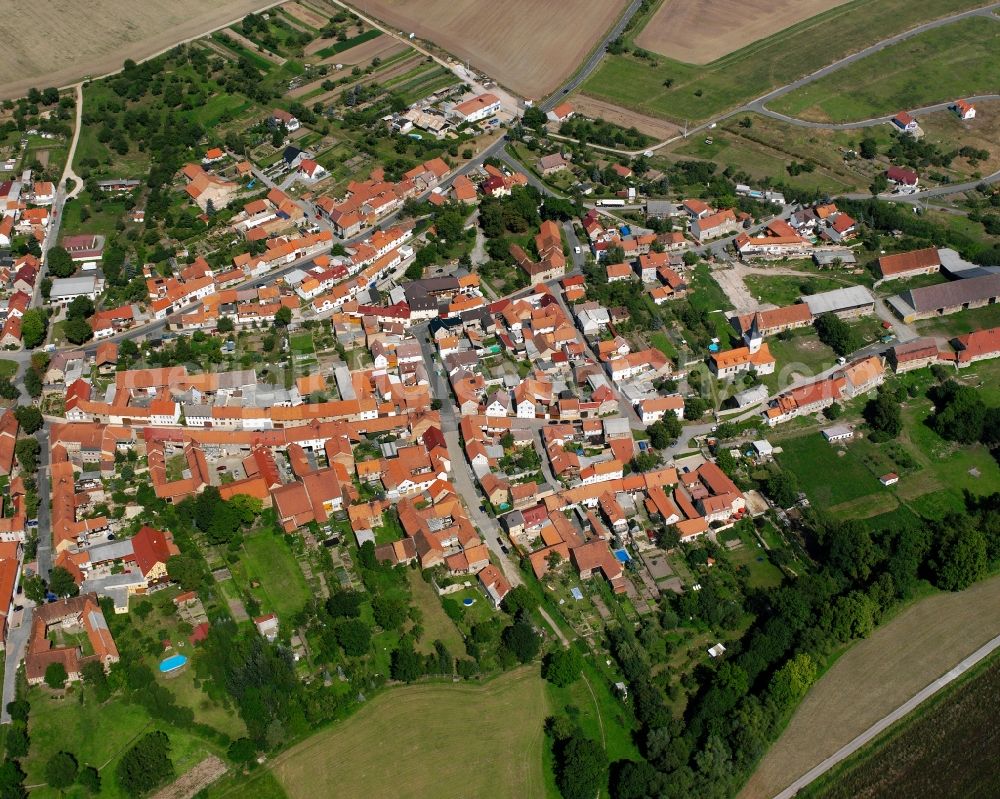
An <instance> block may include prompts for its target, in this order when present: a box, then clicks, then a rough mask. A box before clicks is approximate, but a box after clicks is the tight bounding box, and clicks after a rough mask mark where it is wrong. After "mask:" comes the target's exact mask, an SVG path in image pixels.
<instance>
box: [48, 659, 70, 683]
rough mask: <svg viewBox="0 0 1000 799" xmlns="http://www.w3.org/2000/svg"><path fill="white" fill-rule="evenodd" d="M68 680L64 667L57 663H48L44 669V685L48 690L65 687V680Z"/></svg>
mask: <svg viewBox="0 0 1000 799" xmlns="http://www.w3.org/2000/svg"><path fill="white" fill-rule="evenodd" d="M68 679H69V675H68V674H67V673H66V667H65V666H64V665H63V664H62V663H59V662H58V661H57V662H55V663H50V664H49V665H48V666H47V667H46V668H45V684H46V685H47V686H49V688H62V687H63V686H64V685H66V680H68Z"/></svg>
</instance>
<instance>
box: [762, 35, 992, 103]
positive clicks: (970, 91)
mask: <svg viewBox="0 0 1000 799" xmlns="http://www.w3.org/2000/svg"><path fill="white" fill-rule="evenodd" d="M998 86H1000V22H998V21H994V22H993V23H992V24H990V22H988V21H987V20H986V19H984V18H983V17H975V18H972V19H965V20H961V21H959V22H956V23H955V24H953V25H946V26H944V27H941V28H936V29H934V30H931V31H927V32H926V33H922V34H920V35H919V36H914V37H913V38H912V39H908V40H906V41H904V42H901V43H899V44H896V45H893V46H892V47H889V48H886V49H885V50H882V51H881V52H878V53H875V54H874V55H872V56H869V57H868V58H865V59H862V60H860V61H856V62H855V63H853V64H850V65H849V66H847V67H845V68H844V69H842V70H838V71H837V72H835V73H834V74H832V75H828V76H827V77H825V78H822V79H821V80H818V81H816V82H815V83H812V84H810V85H808V86H805V87H803V88H801V89H798V90H797V91H794V92H792V93H791V94H788V95H785V96H784V97H782V98H780V99H778V100H776V101H775V102H773V103H771V105H770V107H771V108H772V109H773V110H775V111H780V112H781V113H783V114H788V115H790V116H801V117H804V118H806V119H815V120H820V121H832V122H847V121H851V120H857V119H869V118H871V117H877V116H884V115H887V114H892V113H895V112H896V111H898V110H899V109H901V108H919V107H921V106H925V105H932V104H934V103H939V102H944V101H946V100H953V99H954V98H956V97H966V96H971V95H976V94H993V93H995V92H996V91H997V87H998Z"/></svg>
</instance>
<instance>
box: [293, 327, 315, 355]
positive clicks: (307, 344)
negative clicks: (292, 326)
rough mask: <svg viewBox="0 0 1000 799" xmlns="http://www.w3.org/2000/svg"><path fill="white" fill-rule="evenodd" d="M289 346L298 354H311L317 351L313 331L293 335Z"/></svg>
mask: <svg viewBox="0 0 1000 799" xmlns="http://www.w3.org/2000/svg"><path fill="white" fill-rule="evenodd" d="M289 346H290V347H291V349H292V352H294V353H295V354H297V355H309V354H311V353H313V352H315V351H316V348H315V346H314V345H313V337H312V333H309V332H306V333H298V334H296V335H294V336H292V337H291V339H290V341H289Z"/></svg>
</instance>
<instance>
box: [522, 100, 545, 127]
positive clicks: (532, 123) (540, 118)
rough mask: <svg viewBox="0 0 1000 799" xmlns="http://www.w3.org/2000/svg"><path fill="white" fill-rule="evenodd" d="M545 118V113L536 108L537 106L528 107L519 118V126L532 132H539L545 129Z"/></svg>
mask: <svg viewBox="0 0 1000 799" xmlns="http://www.w3.org/2000/svg"><path fill="white" fill-rule="evenodd" d="M546 121H547V118H546V116H545V112H544V111H543V110H542V109H541V108H538V107H537V106H530V107H529V108H525V109H524V115H523V116H522V117H521V124H522V125H524V127H526V128H531V129H532V130H536V131H538V130H541V129H542V128H543V127H545V122H546Z"/></svg>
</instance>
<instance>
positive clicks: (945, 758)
mask: <svg viewBox="0 0 1000 799" xmlns="http://www.w3.org/2000/svg"><path fill="white" fill-rule="evenodd" d="M998 688H1000V659H998V658H997V656H996V655H993V656H992V657H990V658H989V659H988V660H987V661H986V663H985V665H980V666H978V667H977V668H976V669H975V670H974V671H973V672H971V673H970V674H969V675H965V676H963V678H962V679H961V681H960V682H958V683H956V684H954V685H952V686H949V687H948V688H946V689H944V690H943V691H942V692H941V693H940V694H938V695H936V696H934V697H932V698H931V699H929V700H927V702H926V703H925V704H923V705H921V706H920V707H919V708H917V709H916V710H915V711H914V712H913V713H912V714H911V715H909V716H907V717H906V718H905V719H903V720H901V721H899V722H897V723H896V724H895V725H894V726H893V727H891V728H890V729H889V730H887V731H886V732H885V733H883V734H882V735H881V736H879V737H878V738H876V739H875V741H873V742H872V743H870V744H869V745H868V746H866V747H865V748H864V749H862V750H861V751H860V752H858V753H857V754H855V755H854V756H852V757H851V759H850V760H848V761H846V762H845V763H843V764H841V765H839V766H838V767H837V768H835V769H833V770H832V771H830V772H827V773H826V774H824V775H823V776H822V777H821V778H820V779H819V780H817V781H816V782H814V783H813V784H812V785H810V786H808V787H807V788H806V789H804V790H803V791H801V792H799V796H800V797H811V798H812V799H854V797H859V799H868V798H869V797H871V799H874V798H875V797H880V796H889V795H893V796H995V795H996V793H997V790H998V786H1000V759H998V758H997V751H998V747H1000V739H998V737H997V725H996V723H995V721H996V719H995V715H996V693H997V689H998Z"/></svg>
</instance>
